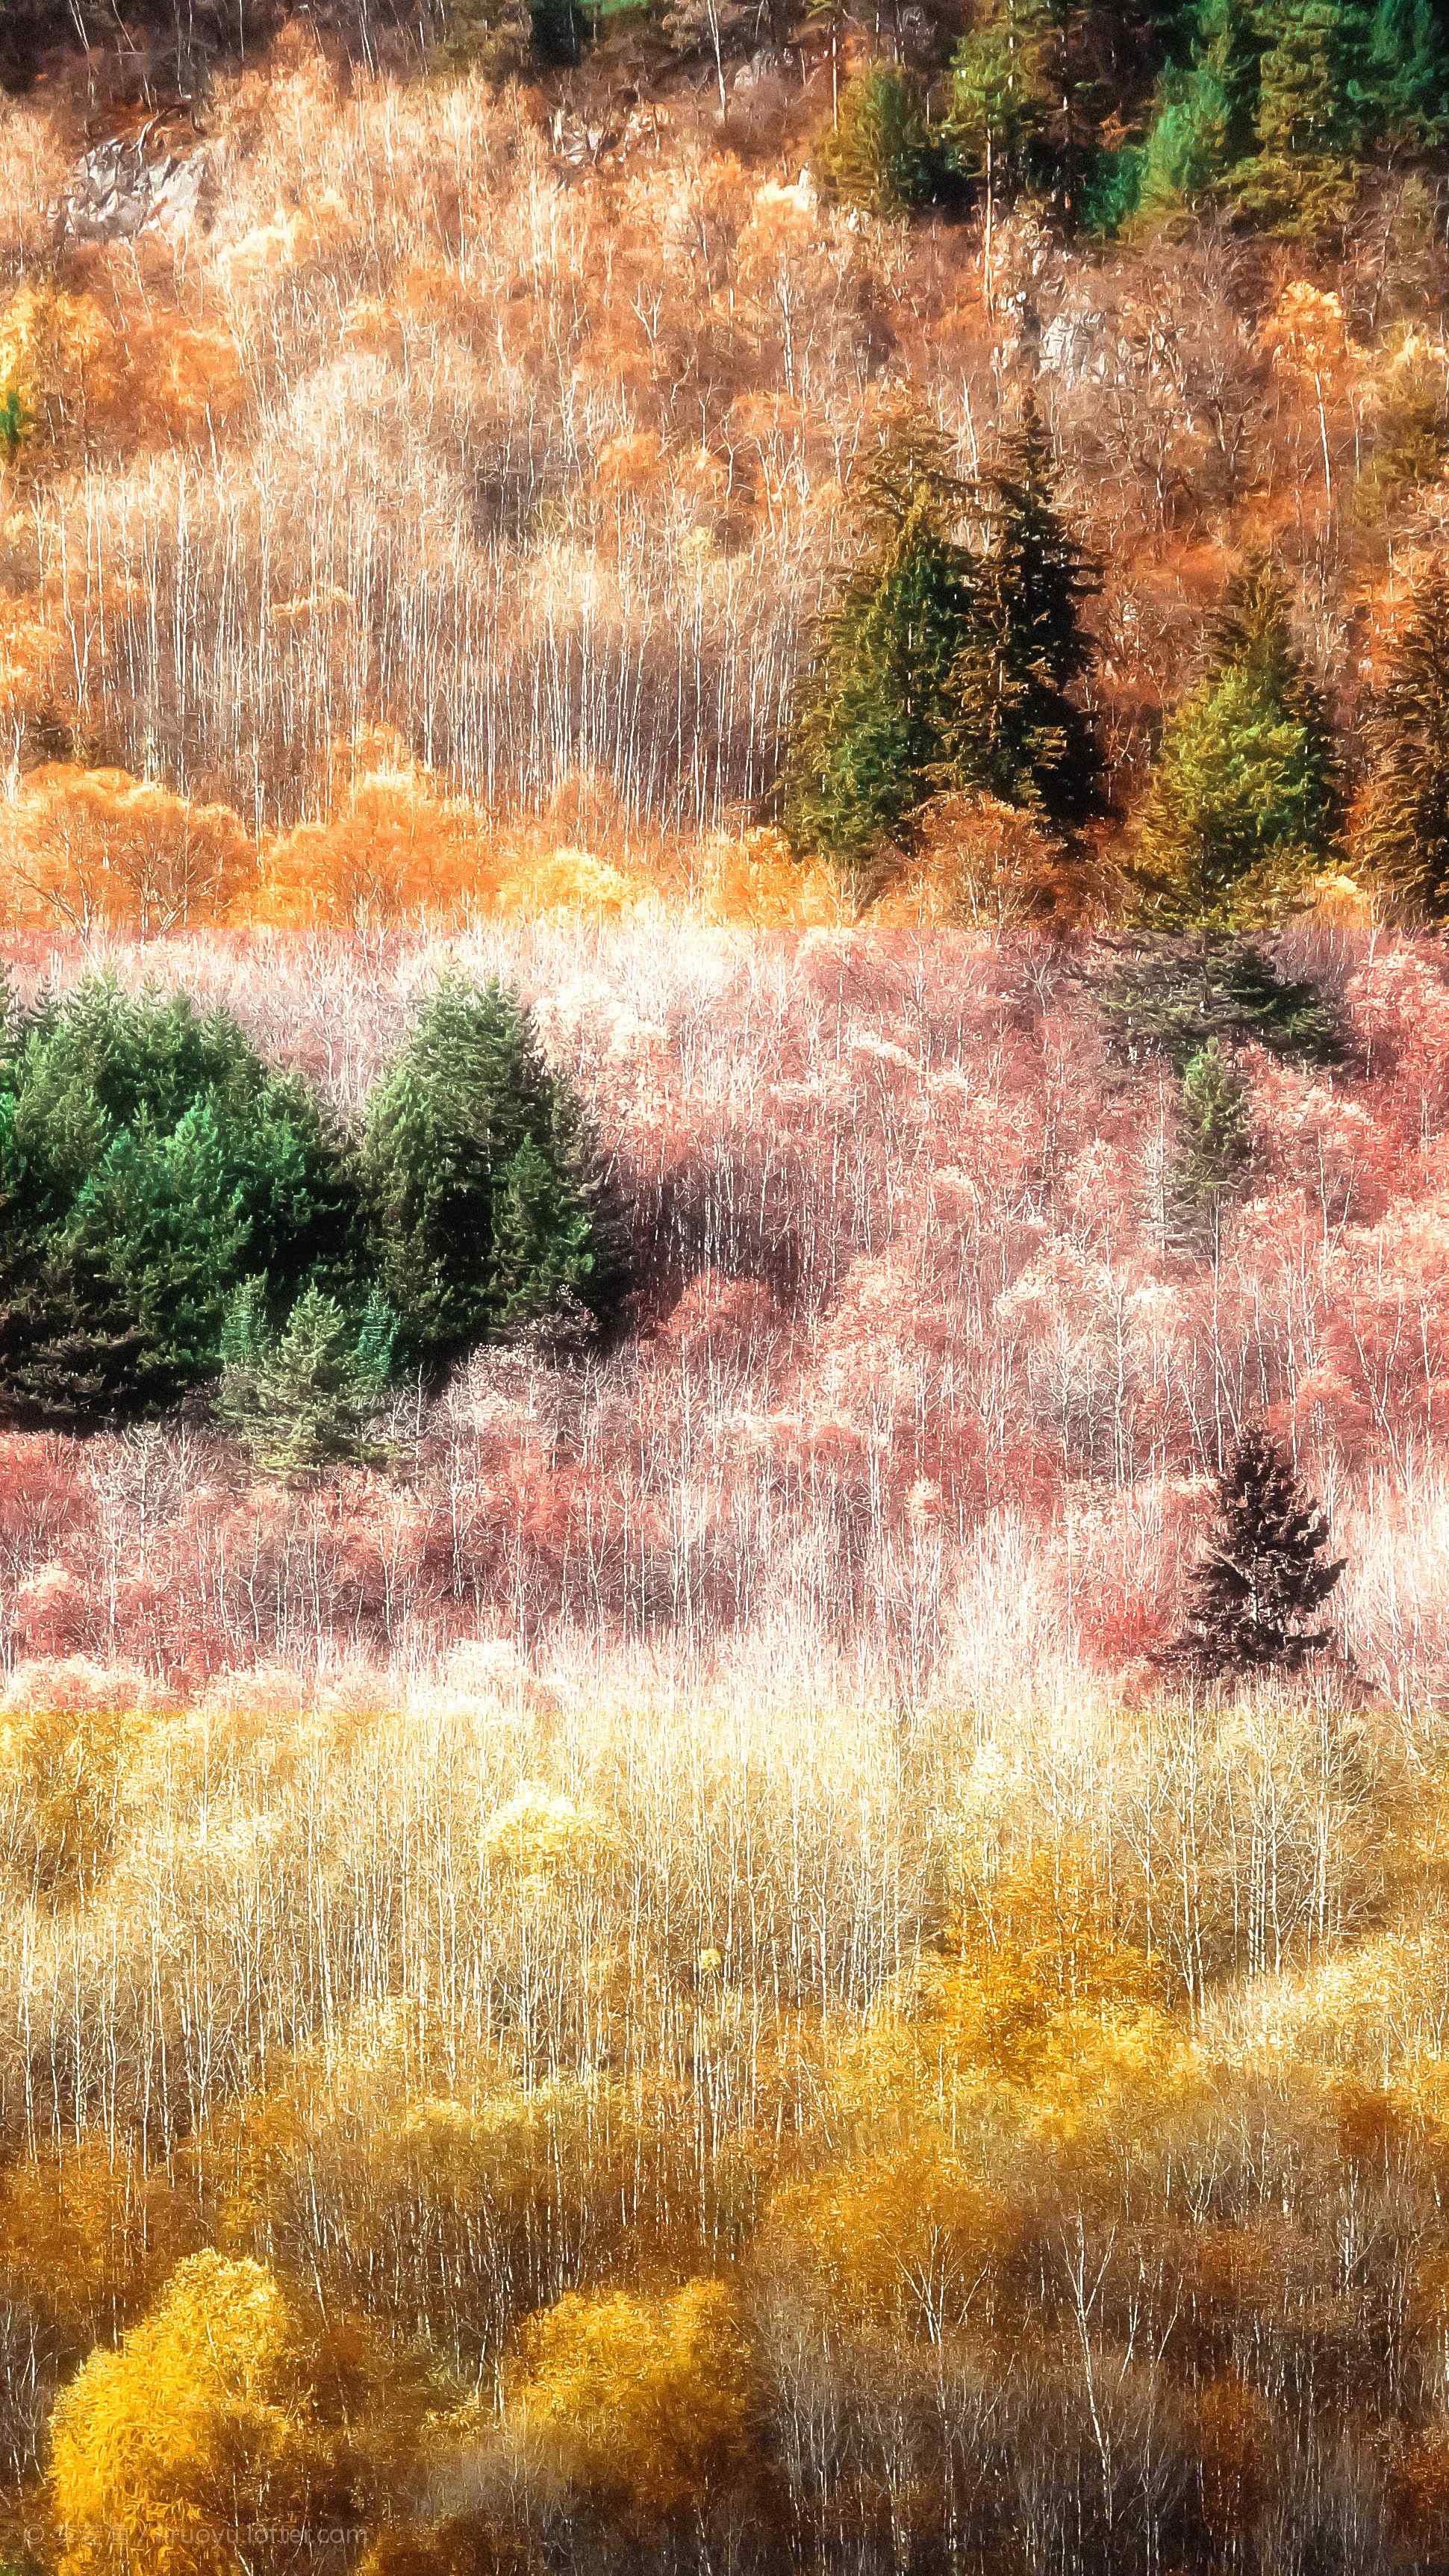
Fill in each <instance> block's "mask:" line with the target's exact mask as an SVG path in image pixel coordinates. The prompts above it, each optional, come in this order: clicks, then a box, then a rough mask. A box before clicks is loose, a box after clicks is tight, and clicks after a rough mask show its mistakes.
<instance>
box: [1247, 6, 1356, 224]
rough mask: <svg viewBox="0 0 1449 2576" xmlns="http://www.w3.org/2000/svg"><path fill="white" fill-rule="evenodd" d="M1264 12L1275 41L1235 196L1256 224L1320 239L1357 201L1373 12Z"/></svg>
mask: <svg viewBox="0 0 1449 2576" xmlns="http://www.w3.org/2000/svg"><path fill="white" fill-rule="evenodd" d="M1258 15H1259V24H1260V26H1262V27H1263V29H1264V32H1265V33H1266V34H1267V35H1268V37H1269V41H1268V43H1267V44H1266V46H1265V48H1264V52H1263V56H1262V61H1261V63H1260V65H1259V72H1258V98H1257V105H1256V107H1255V110H1254V115H1253V141H1254V150H1253V152H1252V153H1251V155H1250V156H1249V157H1248V158H1247V159H1246V160H1245V161H1243V162H1242V163H1241V164H1240V165H1239V168H1238V171H1237V173H1236V174H1235V184H1234V195H1235V198H1236V202H1237V204H1238V206H1239V208H1240V209H1241V211H1242V212H1243V213H1244V214H1246V215H1248V216H1250V217H1252V218H1253V219H1254V220H1255V221H1257V222H1264V223H1269V224H1273V225H1276V226H1277V227H1278V229H1279V230H1281V231H1284V232H1288V233H1292V234H1303V235H1307V236H1313V235H1316V234H1320V233H1323V232H1326V231H1328V230H1329V229H1331V228H1332V227H1333V226H1335V225H1337V224H1339V223H1341V222H1342V221H1343V220H1344V218H1345V216H1346V215H1347V213H1348V212H1349V209H1350V207H1351V204H1352V201H1353V192H1354V185H1355V180H1356V176H1357V163H1358V157H1359V155H1360V154H1361V152H1362V150H1363V148H1364V144H1365V141H1366V137H1367V130H1368V120H1369V114H1370V108H1371V99H1370V82H1369V36H1370V28H1369V20H1368V14H1367V11H1366V9H1365V8H1364V7H1362V6H1361V5H1360V0H1286V5H1284V4H1283V0H1274V5H1273V6H1272V7H1271V8H1264V9H1260V10H1259V13H1258Z"/></svg>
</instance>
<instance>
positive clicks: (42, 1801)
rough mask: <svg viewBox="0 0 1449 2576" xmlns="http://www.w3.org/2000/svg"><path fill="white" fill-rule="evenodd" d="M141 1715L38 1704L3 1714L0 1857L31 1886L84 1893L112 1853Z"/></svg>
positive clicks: (53, 1892)
mask: <svg viewBox="0 0 1449 2576" xmlns="http://www.w3.org/2000/svg"><path fill="white" fill-rule="evenodd" d="M136 1736H137V1721H136V1719H135V1718H134V1716H133V1715H132V1714H131V1713H129V1712H127V1711H122V1710H117V1709H88V1710H86V1711H85V1712H84V1713H83V1714H82V1713H79V1712H77V1711H76V1710H74V1709H51V1708H36V1709H25V1710H21V1711H17V1712H16V1714H15V1715H13V1716H11V1717H9V1718H4V1719H0V1859H3V1860H4V1862H5V1864H6V1866H7V1867H8V1868H9V1869H10V1870H11V1871H12V1872H13V1873H14V1876H15V1877H16V1879H17V1880H18V1881H19V1883H20V1886H21V1888H22V1889H24V1890H28V1891H31V1892H33V1893H35V1894H37V1895H40V1896H51V1897H54V1896H66V1897H74V1898H77V1899H79V1898H82V1897H84V1896H85V1895H86V1893H87V1892H88V1890H89V1889H90V1888H91V1887H92V1886H93V1884H94V1882H95V1880H96V1879H97V1878H98V1877H99V1876H100V1874H101V1872H102V1871H103V1869H104V1868H105V1866H106V1863H107V1862H108V1860H109V1859H110V1857H111V1853H112V1850H113V1849H114V1845H115V1839H116V1832H117V1825H118V1820H119V1801H120V1795H121V1790H122V1786H123V1784H124V1780H125V1775H126V1768H127V1764H128V1761H129V1758H130V1754H131V1750H132V1747H133V1745H134V1743H135V1741H136Z"/></svg>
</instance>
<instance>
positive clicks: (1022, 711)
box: [945, 410, 1102, 829]
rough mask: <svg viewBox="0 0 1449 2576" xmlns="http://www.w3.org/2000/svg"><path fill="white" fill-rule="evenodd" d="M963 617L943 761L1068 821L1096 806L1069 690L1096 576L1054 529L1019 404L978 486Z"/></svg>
mask: <svg viewBox="0 0 1449 2576" xmlns="http://www.w3.org/2000/svg"><path fill="white" fill-rule="evenodd" d="M971 587H972V598H971V615H970V623H969V628H968V632H967V635H966V639H965V642H964V645H963V649H962V651H961V653H960V655H959V657H958V659H957V662H956V665H955V668H954V670H953V673H952V683H953V686H952V697H953V701H954V703H953V705H952V708H951V713H950V719H949V723H948V725H947V728H946V764H945V765H946V770H947V773H948V783H949V784H950V785H951V786H953V787H967V788H974V789H977V790H979V791H981V792H984V793H985V794H987V795H989V796H995V797H998V798H999V799H1000V801H1001V802H1002V804H1004V805H1016V806H1022V807H1025V808H1027V809H1029V810H1030V811H1033V812H1036V813H1039V814H1041V816H1042V817H1043V818H1044V820H1045V821H1046V822H1048V823H1050V824H1054V825H1056V826H1057V827H1058V828H1067V829H1069V828H1070V827H1072V826H1073V825H1075V824H1080V823H1084V822H1087V821H1089V820H1090V819H1091V818H1092V817H1093V816H1094V815H1097V814H1100V812H1101V811H1102V753H1101V746H1100V743H1099V741H1098V737H1097V732H1096V727H1095V725H1094V723H1093V721H1092V719H1091V717H1090V716H1089V715H1088V714H1087V713H1086V712H1085V711H1084V710H1083V708H1082V707H1081V706H1080V705H1078V704H1077V702H1076V701H1075V699H1074V698H1073V697H1072V696H1071V694H1070V692H1071V691H1072V690H1073V689H1075V688H1077V687H1079V685H1080V683H1081V682H1082V680H1083V679H1085V677H1086V676H1087V674H1088V672H1089V671H1090V670H1091V667H1092V663H1093V660H1094V658H1095V648H1094V646H1093V645H1092V642H1091V640H1090V638H1089V637H1088V635H1087V634H1086V632H1085V631H1084V629H1083V627H1082V623H1081V615H1080V611H1081V604H1082V602H1083V600H1084V599H1086V598H1089V597H1090V596H1091V594H1092V593H1093V591H1094V590H1095V589H1096V588H1097V579H1096V575H1095V573H1094V572H1093V570H1092V569H1091V567H1090V566H1089V564H1088V561H1087V558H1086V556H1085V554H1084V553H1083V551H1082V549H1081V547H1080V546H1079V545H1078V544H1077V542H1076V540H1075V539H1074V538H1073V537H1072V536H1071V534H1070V533H1069V531H1068V530H1067V529H1066V528H1065V527H1064V525H1063V523H1062V520H1061V517H1060V515H1059V513H1058V510H1057V507H1056V501H1055V494H1054V490H1053V479H1052V472H1051V463H1050V451H1049V448H1048V444H1047V440H1046V436H1045V433H1044V431H1043V429H1042V426H1041V423H1040V421H1039V420H1038V418H1037V415H1036V413H1035V411H1034V410H1033V411H1030V412H1029V413H1028V415H1027V418H1026V421H1025V423H1024V425H1023V427H1022V429H1021V430H1020V431H1019V432H1018V434H1017V435H1016V436H1015V437H1014V438H1012V439H1011V440H1010V441H1009V443H1008V446H1007V449H1006V453H1005V455H1004V457H1003V459H1002V461H1001V463H1000V465H999V466H998V468H997V470H996V472H995V474H994V475H993V477H992V479H991V482H990V484H989V486H988V491H987V501H986V544H985V547H984V549H983V552H982V554H981V556H980V558H979V560H978V561H977V563H976V564H975V565H974V567H973V572H972V586H971Z"/></svg>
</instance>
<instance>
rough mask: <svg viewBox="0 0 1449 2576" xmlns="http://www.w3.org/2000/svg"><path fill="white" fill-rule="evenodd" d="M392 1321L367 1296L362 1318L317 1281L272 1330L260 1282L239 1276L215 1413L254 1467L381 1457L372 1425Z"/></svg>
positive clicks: (384, 1389) (293, 1467)
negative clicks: (243, 1446) (241, 1279)
mask: <svg viewBox="0 0 1449 2576" xmlns="http://www.w3.org/2000/svg"><path fill="white" fill-rule="evenodd" d="M396 1336H397V1325H396V1319H395V1318H394V1317H393V1316H392V1315H391V1314H390V1312H389V1310H388V1309H387V1307H386V1306H385V1305H384V1303H383V1301H382V1299H381V1298H380V1297H377V1296H374V1297H372V1298H371V1299H370V1300H369V1302H368V1305H367V1307H366V1308H365V1310H364V1313H363V1316H362V1319H361V1322H360V1323H359V1322H358V1321H357V1320H356V1319H355V1318H350V1317H349V1316H348V1315H347V1314H346V1313H344V1311H343V1309H342V1307H341V1306H340V1305H339V1304H338V1303H337V1300H336V1299H335V1298H333V1297H329V1296H327V1295H326V1294H325V1292H324V1291H323V1290H322V1289H320V1288H315V1287H314V1288H304V1290H303V1291H302V1294H301V1296H300V1297H299V1298H298V1299H297V1302H296V1304H295V1305H294V1306H293V1308H292V1311H291V1314H290V1315H289V1316H288V1318H287V1321H286V1323H285V1325H284V1326H283V1327H282V1329H281V1330H280V1332H279V1331H278V1330H277V1329H276V1328H275V1327H274V1326H273V1325H272V1324H271V1323H270V1321H269V1319H268V1314H267V1294H266V1283H265V1281H264V1280H260V1279H249V1280H246V1281H244V1282H243V1284H242V1286H241V1288H240V1289H238V1290H237V1291H236V1293H235V1295H234V1296H233V1298H232V1300H231V1304H230V1307H229V1309H228V1314H227V1318H226V1324H225V1327H224V1331H223V1336H222V1374H221V1385H220V1389H219V1391H218V1395H217V1413H218V1416H219V1418H220V1419H221V1420H222V1421H223V1422H225V1423H226V1424H227V1425H228V1426H229V1427H230V1428H231V1429H232V1430H234V1431H236V1432H237V1433H238V1434H239V1435H240V1437H241V1438H242V1440H243V1441H244V1442H245V1443H246V1446H247V1447H248V1449H249V1450H250V1451H251V1453H252V1455H253V1457H254V1458H255V1460H256V1462H257V1464H258V1466H260V1467H263V1468H265V1469H266V1470H267V1471H268V1472H269V1473H270V1474H274V1475H283V1476H291V1475H300V1474H304V1473H306V1472H307V1471H308V1470H309V1469H313V1468H318V1467H327V1466H335V1465H342V1464H351V1465H366V1464H369V1463H372V1462H373V1461H375V1460H377V1459H378V1458H380V1457H381V1455H382V1452H381V1451H380V1450H379V1449H378V1447H377V1445H376V1442H375V1439H374V1438H373V1436H372V1435H373V1433H374V1431H375V1427H376V1424H377V1421H378V1418H379V1416H380V1415H381V1414H382V1412H383V1411H384V1409H385V1407H386V1404H387V1395H388V1381H389V1377H390V1374H391V1368H392V1356H393V1347H394V1344H395V1341H396Z"/></svg>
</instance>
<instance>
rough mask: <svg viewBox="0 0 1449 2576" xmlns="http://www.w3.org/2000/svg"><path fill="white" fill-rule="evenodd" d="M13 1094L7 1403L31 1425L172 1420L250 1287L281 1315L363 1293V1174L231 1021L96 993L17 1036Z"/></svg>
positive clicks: (151, 1000) (3, 1346) (55, 1008)
mask: <svg viewBox="0 0 1449 2576" xmlns="http://www.w3.org/2000/svg"><path fill="white" fill-rule="evenodd" d="M0 1081H3V1084H4V1086H5V1087H4V1092H3V1100H4V1109H3V1121H0V1124H3V1135H4V1145H3V1153H4V1171H3V1176H0V1190H3V1193H4V1199H5V1211H4V1212H5V1214H6V1216H7V1219H8V1222H7V1224H6V1227H5V1242H4V1248H3V1252H0V1402H3V1403H4V1404H5V1406H6V1407H7V1408H8V1409H9V1410H10V1411H11V1412H12V1413H13V1414H15V1415H16V1416H17V1417H20V1418H23V1419H27V1420H37V1421H43V1420H56V1421H62V1422H84V1421H87V1420H95V1419H102V1418H106V1417H110V1416H116V1415H120V1414H124V1413H126V1412H134V1411H137V1410H148V1409H154V1408H156V1407H157V1406H161V1405H164V1404H167V1403H170V1402H172V1401H174V1400H175V1398H176V1397H177V1396H178V1395H180V1394H182V1393H184V1391H185V1390H186V1388H188V1387H189V1386H193V1385H196V1384H198V1383H200V1382H201V1381H202V1380H204V1379H205V1378H207V1377H209V1376H211V1375H213V1374H214V1373H215V1370H216V1368H217V1366H218V1365H219V1339H220V1332H221V1326H222V1319H223V1316H224V1314H225V1310H226V1304H227V1300H228V1297H229V1295H230V1293H231V1290H232V1288H233V1287H234V1285H235V1283H236V1280H237V1278H238V1277H239V1276H240V1275H241V1274H242V1273H243V1272H245V1271H249V1270H250V1271H256V1272H260V1273H261V1274H263V1275H264V1276H265V1277H266V1278H267V1279H268V1282H269V1285H270V1289H271V1293H272V1294H273V1295H274V1296H275V1297H277V1298H279V1299H284V1298H286V1297H288V1296H289V1295H293V1294H295V1293H296V1290H297V1289H298V1288H299V1287H300V1285H301V1284H302V1283H303V1281H304V1280H307V1279H309V1278H312V1277H314V1276H315V1277H317V1278H318V1279H320V1280H323V1281H330V1282H331V1283H332V1284H334V1285H340V1284H342V1283H344V1282H345V1281H346V1280H347V1279H349V1278H350V1277H351V1276H352V1274H353V1270H354V1267H355V1261H356V1244H355V1222H356V1199H355V1185H354V1183H353V1180H352V1176H351V1173H350V1170H349V1167H348V1159H347V1156H346V1155H345V1153H344V1152H343V1151H342V1150H341V1148H340V1146H339V1145H338V1144H337V1143H336V1141H335V1140H334V1139H333V1138H332V1137H331V1136H330V1135H329V1134H328V1132H327V1130H326V1128H325V1126H324V1124H323V1121H322V1119H321V1117H320V1115H319V1113H318V1110H317V1108H316V1105H315V1103H314V1102H313V1101H312V1100H311V1099H310V1098H309V1097H308V1095H307V1094H306V1093H305V1092H304V1091H303V1089H302V1087H301V1085H300V1084H298V1083H297V1082H295V1081H293V1080H291V1079H290V1078H289V1077H285V1076H280V1075H277V1074H275V1073H273V1072H272V1071H271V1070H270V1069H269V1068H268V1067H267V1066H266V1065H265V1064H263V1063H262V1061H261V1059H260V1058H259V1057H258V1056H257V1055H256V1054H255V1052H254V1051H253V1049H252V1048H251V1047H250V1046H249V1044H248V1042H247V1040H246V1038H245V1036H244V1035H243V1033H242V1031H241V1030H240V1029H239V1028H238V1027H237V1025H236V1023H235V1022H234V1021H232V1020H230V1019H228V1018H227V1017H226V1016H225V1015H224V1014H221V1013H210V1014H199V1013H197V1012H195V1011H194V1010H193V1009H192V1008H191V1006H190V1004H189V1003H188V1002H187V1001H186V999H185V997H184V996H181V995H175V996H166V997H160V996H157V995H154V994H145V995H142V996H141V997H140V998H139V999H133V998H132V997H130V996H128V995H126V994H123V993H122V992H120V990H119V989H118V988H117V986H116V985H115V984H114V983H112V982H108V981H106V980H105V979H101V978H92V979H90V980H88V981H87V982H85V983H82V984H81V985H79V986H77V987H76V989H75V990H74V991H73V992H72V993H71V994H70V995H68V996H67V997H66V999H65V1000H64V1001H63V1002H61V1001H57V1000H54V999H51V1000H48V1001H46V1002H44V1003H43V1004H42V1005H41V1007H40V1008H39V1009H38V1010H37V1011H36V1012H35V1013H33V1014H32V1015H31V1016H30V1017H29V1018H28V1019H27V1020H25V1021H24V1022H23V1023H22V1024H21V1025H20V1026H19V1028H18V1029H15V1030H13V1031H12V1033H11V1036H10V1039H9V1041H8V1045H7V1048H6V1050H5V1060H4V1066H3V1071H0Z"/></svg>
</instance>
